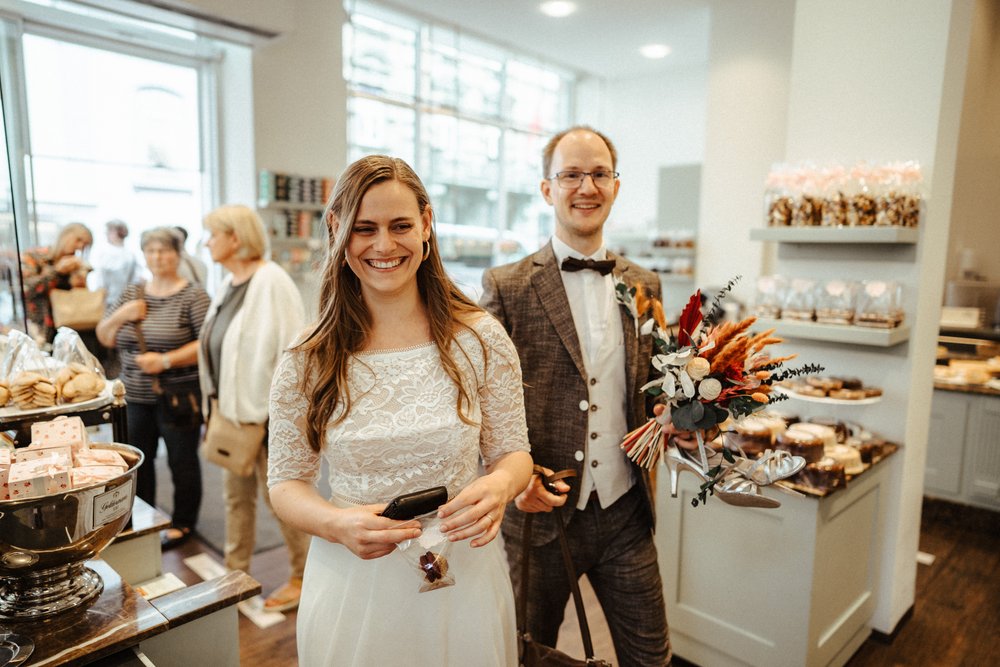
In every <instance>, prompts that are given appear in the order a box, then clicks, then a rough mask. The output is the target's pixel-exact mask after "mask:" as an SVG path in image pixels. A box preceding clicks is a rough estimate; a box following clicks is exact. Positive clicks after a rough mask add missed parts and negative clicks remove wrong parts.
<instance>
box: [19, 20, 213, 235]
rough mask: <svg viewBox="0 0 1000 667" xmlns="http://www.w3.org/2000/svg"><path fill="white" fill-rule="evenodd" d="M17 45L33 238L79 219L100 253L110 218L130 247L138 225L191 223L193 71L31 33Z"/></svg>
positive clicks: (197, 169)
mask: <svg viewBox="0 0 1000 667" xmlns="http://www.w3.org/2000/svg"><path fill="white" fill-rule="evenodd" d="M23 49H24V72H25V76H24V82H25V83H24V86H25V92H26V99H27V111H28V130H29V138H30V141H29V146H30V153H29V154H30V157H31V162H30V164H31V191H30V204H31V205H32V206H31V208H32V209H33V212H34V230H33V231H34V234H33V236H34V239H33V240H34V242H36V243H38V244H48V243H51V242H52V241H53V240H54V239H55V236H56V233H57V232H58V229H59V228H60V227H61V226H62V225H64V224H66V223H67V222H83V223H84V224H86V225H87V226H88V227H90V229H91V231H92V232H93V233H94V242H95V243H94V251H95V253H97V254H99V252H100V250H101V247H102V246H103V245H104V244H105V243H106V241H105V237H104V223H105V222H106V221H107V220H110V219H113V218H118V219H121V220H124V221H125V222H126V223H127V224H128V225H129V228H130V231H131V234H130V236H129V238H128V239H127V244H128V245H129V246H130V247H132V248H133V250H134V251H135V252H136V253H138V251H139V237H140V235H141V233H142V232H143V231H144V230H145V229H149V228H152V227H156V226H160V225H184V226H188V227H192V228H194V227H196V226H197V225H198V221H199V220H200V217H201V213H202V211H203V210H204V205H205V202H204V193H203V188H204V183H205V174H204V170H203V169H202V160H201V130H200V126H199V71H198V69H197V68H196V67H193V66H184V65H177V64H173V63H169V62H163V61H158V60H153V59H150V58H144V57H139V56H135V55H129V54H125V53H120V52H116V51H109V50H104V49H99V48H93V47H90V46H85V45H81V44H76V43H72V42H68V41H63V40H58V39H51V38H49V37H45V36H38V35H33V34H26V35H24V38H23ZM109 73H114V75H113V76H109Z"/></svg>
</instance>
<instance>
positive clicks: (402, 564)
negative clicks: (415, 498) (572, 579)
mask: <svg viewBox="0 0 1000 667" xmlns="http://www.w3.org/2000/svg"><path fill="white" fill-rule="evenodd" d="M475 329H476V332H477V333H478V334H479V336H480V337H481V339H482V341H483V343H484V344H485V345H486V350H487V354H486V356H485V357H484V354H483V350H482V348H481V346H480V345H479V343H478V341H477V340H476V337H475V336H473V335H472V333H471V332H469V331H463V332H462V333H460V334H459V335H458V345H459V346H460V347H461V350H459V349H457V348H456V349H455V355H454V356H455V359H456V362H457V363H459V364H460V366H461V367H463V368H465V369H466V374H467V377H468V378H469V380H470V381H471V382H472V386H473V387H478V388H479V389H478V392H477V393H476V394H475V397H476V404H475V405H473V406H472V408H471V410H467V415H468V416H470V417H471V418H472V420H473V421H475V422H477V424H478V425H469V424H466V423H464V422H463V421H462V420H461V419H460V418H459V417H458V415H457V413H456V399H457V395H458V392H457V389H456V387H455V386H454V384H453V382H452V381H451V379H450V378H449V377H448V375H447V373H446V372H445V370H444V368H443V366H442V365H441V361H440V356H439V354H438V351H437V348H436V347H435V346H434V344H433V343H428V344H426V345H418V346H415V347H412V348H407V349H401V350H388V351H376V352H365V353H361V354H358V355H356V356H355V357H354V358H353V359H352V360H351V364H350V370H349V382H350V390H351V397H352V401H353V404H352V407H351V411H350V414H348V416H347V417H346V418H345V419H344V420H343V421H342V422H340V423H339V424H336V425H335V426H330V427H329V428H328V429H327V431H326V441H325V443H324V446H323V452H322V454H317V453H315V452H313V451H312V449H310V448H309V446H308V444H307V442H306V437H305V433H304V430H303V423H304V419H305V414H306V409H307V406H308V400H309V399H308V397H307V396H305V395H303V393H302V392H301V391H300V390H299V379H300V373H301V356H300V355H296V354H291V353H286V354H285V356H284V358H283V359H282V361H281V362H280V364H279V365H278V368H277V370H276V372H275V376H274V381H273V383H272V385H271V421H270V425H269V428H270V448H269V456H270V459H269V472H268V479H269V484H270V485H271V486H273V485H275V484H277V483H279V482H282V481H285V480H293V479H297V480H305V481H308V482H311V483H314V484H315V483H316V481H317V480H318V478H319V474H320V473H319V471H320V456H323V457H325V458H326V461H327V463H328V466H329V475H330V488H331V489H332V493H333V497H332V498H331V499H330V502H332V503H333V504H335V505H337V506H340V507H348V506H351V505H352V504H369V503H383V502H388V501H389V500H390V499H392V498H393V497H395V496H397V495H399V494H401V493H406V492H409V491H417V490H420V489H424V488H428V487H432V486H438V485H443V486H445V487H447V488H448V492H449V497H454V496H455V495H456V494H457V493H458V492H459V491H461V490H462V489H463V488H465V487H466V486H467V485H468V484H469V483H471V482H472V481H473V480H475V479H476V477H477V476H478V475H479V462H480V458H482V461H483V463H484V464H485V465H490V464H491V463H492V462H494V461H496V460H497V459H499V458H500V457H502V456H503V455H505V454H507V453H509V452H513V451H527V450H528V431H527V426H526V424H525V419H524V398H523V393H522V388H521V370H520V366H519V364H518V361H517V352H516V350H515V349H514V346H513V344H512V343H511V341H510V339H509V338H508V336H507V333H506V332H505V331H504V330H503V327H502V326H501V325H500V324H499V323H498V322H497V321H496V320H495V319H494V318H493V317H491V316H485V317H482V318H481V319H480V320H479V321H478V322H477V323H476V325H475ZM463 350H464V354H463ZM466 355H467V357H468V362H466ZM473 376H474V379H473ZM447 558H448V562H449V572H450V573H452V574H454V577H455V585H454V586H448V587H445V588H440V589H437V590H433V591H428V592H424V593H420V592H418V591H419V588H420V585H421V583H422V581H423V578H422V576H421V574H420V573H419V572H418V571H417V570H415V569H412V566H411V565H410V564H408V562H407V561H406V560H405V559H404V557H403V556H402V554H400V553H399V551H398V550H397V551H394V552H393V553H391V554H389V555H388V556H384V557H382V558H376V559H374V560H362V559H360V558H358V557H357V556H355V555H354V554H353V553H351V552H350V551H349V550H348V549H347V548H346V547H344V546H342V545H340V544H332V543H330V542H327V541H326V540H323V539H320V538H318V537H313V539H312V544H311V546H310V549H309V557H308V559H307V561H306V570H305V581H304V583H303V592H302V600H301V603H300V605H299V611H298V625H297V643H298V654H299V664H300V665H302V666H303V667H315V666H326V665H365V666H368V665H516V664H517V647H516V632H515V621H514V601H513V593H512V590H511V584H510V577H509V573H508V569H507V561H506V557H505V556H504V553H503V548H502V546H501V545H500V542H499V540H494V541H492V542H490V543H489V544H488V545H486V546H485V547H479V548H476V549H473V548H471V547H470V546H469V541H468V540H465V541H462V542H458V543H453V544H451V546H450V551H449V553H448V556H447Z"/></svg>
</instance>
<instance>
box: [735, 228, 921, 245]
mask: <svg viewBox="0 0 1000 667" xmlns="http://www.w3.org/2000/svg"><path fill="white" fill-rule="evenodd" d="M918 236H919V230H918V228H916V227H764V228H760V229H751V230H750V240H752V241H779V242H784V243H899V244H914V243H916V242H917V238H918Z"/></svg>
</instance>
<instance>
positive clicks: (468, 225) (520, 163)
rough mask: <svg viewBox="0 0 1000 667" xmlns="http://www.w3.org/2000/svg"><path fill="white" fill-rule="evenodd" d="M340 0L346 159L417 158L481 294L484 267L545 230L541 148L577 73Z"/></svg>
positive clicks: (466, 278) (447, 239)
mask: <svg viewBox="0 0 1000 667" xmlns="http://www.w3.org/2000/svg"><path fill="white" fill-rule="evenodd" d="M346 7H347V11H348V15H349V21H348V23H347V24H346V25H345V27H344V78H345V79H346V80H347V86H348V95H349V99H348V127H347V140H348V152H349V154H348V161H354V160H356V159H358V158H360V157H363V156H365V155H370V154H372V153H385V154H388V155H393V156H395V157H400V158H402V159H404V160H406V161H407V162H408V163H409V164H410V165H411V166H413V168H414V169H415V170H416V172H417V173H418V174H419V175H420V177H421V179H422V180H423V181H424V184H425V185H426V186H427V189H428V191H429V193H430V196H431V201H432V202H433V205H434V211H435V219H436V222H435V224H436V230H437V234H438V238H439V240H440V245H441V249H442V253H443V255H444V260H445V265H446V266H447V268H448V270H449V272H450V273H451V274H452V277H453V278H454V279H455V280H456V281H457V282H458V283H459V284H460V286H461V287H462V288H463V289H465V290H466V291H467V292H469V293H470V294H472V295H473V296H477V295H478V293H479V291H480V285H481V283H480V279H481V275H482V271H483V269H485V268H486V267H488V266H492V265H496V264H502V263H504V262H508V261H512V260H514V259H518V258H520V257H523V256H524V255H526V254H527V253H529V252H533V251H534V250H536V249H537V248H538V247H539V246H540V245H541V244H542V243H543V242H544V241H545V240H546V239H547V238H548V237H549V235H551V233H552V229H553V217H552V213H551V209H550V208H549V207H548V206H547V205H546V204H545V202H544V200H543V199H542V197H541V195H540V194H539V189H538V184H539V181H540V180H541V177H542V173H541V168H542V166H541V152H542V148H543V147H544V145H545V142H546V141H548V138H549V137H550V136H551V135H552V134H554V133H555V132H557V131H559V130H560V129H562V128H564V127H565V126H566V125H568V124H569V123H570V119H571V117H572V105H571V100H572V94H573V86H574V82H575V75H574V74H573V73H571V72H569V71H568V70H565V69H563V68H560V67H557V66H554V65H550V64H546V63H543V62H541V61H539V60H537V59H534V58H531V57H528V56H526V55H523V54H518V53H515V52H512V51H510V50H509V49H505V48H502V47H500V46H497V45H494V44H491V43H489V42H488V41H487V40H484V39H481V38H479V37H476V36H472V35H469V34H467V33H464V32H461V31H458V30H457V29H454V28H451V27H449V26H442V25H438V24H434V23H428V22H426V21H424V20H421V19H418V18H416V17H412V16H409V15H407V14H404V13H402V12H398V11H395V10H391V9H388V8H386V7H383V6H380V5H378V4H375V3H367V2H348V3H347V4H346Z"/></svg>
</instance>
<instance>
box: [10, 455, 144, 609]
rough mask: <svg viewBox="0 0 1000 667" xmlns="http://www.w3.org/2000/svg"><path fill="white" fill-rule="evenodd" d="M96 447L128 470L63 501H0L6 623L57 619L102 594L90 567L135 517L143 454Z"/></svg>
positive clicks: (60, 496) (64, 495)
mask: <svg viewBox="0 0 1000 667" xmlns="http://www.w3.org/2000/svg"><path fill="white" fill-rule="evenodd" d="M91 447H92V448H94V449H113V450H115V451H117V452H118V453H119V454H121V455H122V458H124V459H125V462H126V463H128V465H129V469H128V471H127V472H125V473H122V474H121V475H119V476H118V477H115V478H113V479H111V480H109V481H106V482H100V483H97V484H91V485H89V486H84V487H80V488H79V489H73V490H72V491H68V492H66V493H60V494H58V495H51V496H43V497H41V498H25V499H23V500H0V619H10V620H24V619H37V618H46V617H48V616H53V615H55V614H58V613H61V612H64V611H67V610H69V609H74V608H76V607H79V606H81V605H84V604H86V603H88V602H90V601H92V600H94V599H95V598H97V596H98V595H100V594H101V591H102V590H103V589H104V582H103V581H102V580H101V577H100V575H98V574H97V573H96V572H94V571H93V570H92V569H90V568H89V567H86V566H85V565H84V562H85V561H87V560H90V559H92V558H95V557H96V556H97V555H98V554H99V553H101V551H102V550H103V549H104V547H106V546H108V544H110V543H111V540H113V539H114V538H115V536H116V535H117V534H118V533H119V532H120V531H121V529H122V528H123V527H124V526H125V524H126V523H128V520H129V517H131V516H132V502H133V501H134V500H135V477H136V471H137V470H138V469H139V466H140V465H141V464H142V460H143V455H142V452H141V451H140V450H138V449H136V448H135V447H132V446H130V445H122V444H118V443H92V444H91Z"/></svg>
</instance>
